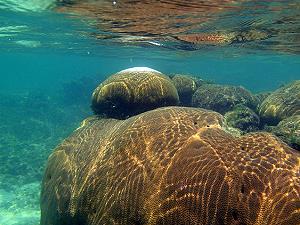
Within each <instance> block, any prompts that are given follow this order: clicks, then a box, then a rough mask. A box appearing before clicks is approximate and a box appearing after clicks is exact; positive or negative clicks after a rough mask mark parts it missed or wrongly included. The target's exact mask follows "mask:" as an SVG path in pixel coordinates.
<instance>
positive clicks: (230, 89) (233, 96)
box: [192, 84, 258, 114]
mask: <svg viewBox="0 0 300 225" xmlns="http://www.w3.org/2000/svg"><path fill="white" fill-rule="evenodd" d="M238 104H243V105H245V106H248V107H249V108H252V109H255V108H256V106H257V104H258V100H257V98H256V97H255V96H254V95H252V94H251V93H250V92H249V91H247V90H246V89H245V88H243V87H236V86H229V85H219V84H204V85H202V86H200V87H199V88H198V89H197V91H196V92H195V93H194V95H193V98H192V106H194V107H199V108H205V109H211V110H214V111H216V112H219V113H222V114H224V113H226V112H228V111H230V110H232V109H233V107H234V106H236V105H238Z"/></svg>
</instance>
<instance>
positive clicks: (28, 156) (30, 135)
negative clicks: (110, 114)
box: [0, 0, 300, 225]
mask: <svg viewBox="0 0 300 225" xmlns="http://www.w3.org/2000/svg"><path fill="white" fill-rule="evenodd" d="M0 52H1V53H0V56H1V60H0V66H1V73H2V75H1V77H0V79H1V82H0V119H1V125H0V127H1V129H0V140H1V142H0V225H13V224H14V225H16V224H18V225H22V224H23V225H37V224H39V223H40V191H41V181H42V177H43V173H44V170H45V165H46V161H47V158H48V156H49V155H50V154H51V152H52V151H53V149H54V148H55V147H56V146H57V145H58V144H59V143H61V141H62V140H63V139H65V138H66V137H68V136H69V135H70V134H71V133H72V132H73V131H74V130H75V129H76V128H77V127H78V126H79V125H80V122H81V121H82V120H83V119H85V118H86V117H88V116H90V115H93V113H94V112H93V111H92V110H91V105H92V100H91V98H92V97H91V96H92V93H93V90H94V89H95V88H96V87H97V86H98V85H99V84H100V83H101V82H103V81H104V80H105V79H107V78H108V77H109V76H111V75H112V74H115V73H117V72H119V71H121V70H124V69H127V68H131V67H149V68H152V69H155V70H157V71H160V72H161V73H163V74H165V75H166V76H168V77H170V79H173V78H174V76H175V75H184V76H188V77H193V78H197V79H198V80H201V81H203V82H205V84H206V85H221V86H212V87H216V89H209V90H213V91H212V93H214V92H218V91H220V90H221V89H222V88H220V87H223V86H228V85H229V86H235V87H243V88H245V89H246V90H247V91H249V92H250V93H251V94H252V95H253V96H255V98H256V97H257V98H260V97H261V98H264V97H262V96H267V95H269V94H270V93H274V92H275V90H278V89H279V88H282V87H287V85H289V84H291V83H292V82H295V81H296V80H300V72H299V71H300V55H299V54H300V3H299V1H295V0H294V1H293V0H287V1H281V0H277V1H253V0H230V1H229V0H225V1H221V0H208V1H200V0H190V1H187V0H181V1H180V0H175V1H169V0H159V1H156V0H144V1H133V0H112V1H108V0H66V1H64V0H29V1H21V0H0ZM222 85H223V86H222ZM209 88H211V86H209ZM284 90H285V89H284ZM293 90H294V89H293ZM295 90H296V89H295ZM297 91H298V92H296V93H293V94H294V96H299V98H300V94H299V88H298V89H297ZM279 92H280V91H279ZM283 92H284V91H283ZM199 93H200V92H199ZM201 93H202V92H201ZM205 93H207V92H205ZM199 96H200V97H199ZM199 96H198V97H199V98H201V96H203V94H201V95H199ZM179 97H180V96H179ZM210 97H211V96H210ZM195 98H196V97H195ZM211 98H212V97H211ZM216 99H219V98H218V97H216ZM285 99H288V98H285ZM183 101H184V100H182V99H181V103H180V104H181V105H184V104H183V103H182V102H183ZM295 101H297V99H296V100H295ZM295 101H294V102H292V103H291V104H294V105H296V112H297V113H295V114H294V115H293V116H298V115H299V113H300V103H299V99H298V103H297V102H296V103H295ZM195 102H196V100H195ZM283 102H285V103H286V102H288V100H286V101H284V100H283ZM191 104H192V103H188V104H187V105H191ZM195 104H196V103H195ZM197 104H198V103H197ZM297 104H298V105H297ZM200 105H201V104H200ZM200 105H198V106H199V107H201V108H202V107H203V108H205V105H204V106H203V105H201V106H200ZM287 105H288V104H287ZM184 106H185V105H184ZM238 107H239V106H238ZM297 107H298V108H297ZM250 108H251V107H250ZM209 109H213V110H215V111H218V109H217V108H209ZM238 110H241V108H238ZM251 110H252V109H251ZM253 110H254V112H255V115H256V114H257V118H258V117H260V116H261V115H260V112H259V111H255V110H257V109H253ZM239 112H241V111H239ZM247 112H248V111H247ZM220 113H221V114H223V115H225V112H224V113H223V111H222V110H220ZM243 113H244V114H242V117H243V116H245V112H244V111H243ZM235 116H236V114H234V115H233V114H228V115H227V117H226V118H228V117H230V118H235V122H236V121H237V119H236V117H235ZM255 118H256V117H255ZM295 118H296V119H297V121H296V122H295V120H292V121H287V123H285V124H284V123H281V122H282V121H283V120H284V119H287V118H284V119H283V118H280V119H278V118H276V121H275V120H274V121H272V122H273V123H272V122H270V121H269V120H267V119H266V121H265V124H263V125H257V129H256V128H255V129H254V130H251V129H252V128H251V129H250V125H249V126H248V125H247V123H246V126H248V127H243V128H240V127H239V129H244V130H243V131H242V133H243V132H244V133H247V132H250V131H257V130H263V131H268V132H271V133H273V134H274V135H277V136H278V137H279V138H282V140H283V141H285V142H286V143H287V144H289V145H290V146H291V147H292V148H296V149H297V148H298V150H299V140H300V130H299V129H300V125H299V124H300V123H299V118H298V117H295ZM260 119H261V118H260ZM239 121H240V120H239ZM234 124H236V123H234ZM291 132H292V134H293V135H294V136H291ZM299 224H300V222H299Z"/></svg>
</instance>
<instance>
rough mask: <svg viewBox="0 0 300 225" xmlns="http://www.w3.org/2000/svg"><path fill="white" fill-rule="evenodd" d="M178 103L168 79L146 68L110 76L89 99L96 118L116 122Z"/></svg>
mask: <svg viewBox="0 0 300 225" xmlns="http://www.w3.org/2000/svg"><path fill="white" fill-rule="evenodd" d="M178 103H179V97H178V93H177V90H176V88H175V86H174V85H173V83H172V81H171V80H170V78H169V77H167V76H165V75H163V74H162V73H160V72H158V71H156V70H153V69H150V68H147V67H135V68H130V69H126V70H122V71H120V72H118V73H117V74H114V75H112V76H110V77H109V78H108V79H106V80H105V81H104V82H102V83H101V84H100V85H99V86H98V87H97V88H96V89H95V91H94V93H93V97H92V109H93V111H94V112H95V113H96V114H100V115H105V116H107V117H112V118H119V119H124V118H127V117H129V116H132V115H136V114H139V113H141V112H145V111H147V110H151V109H155V108H158V107H162V106H170V105H177V104H178Z"/></svg>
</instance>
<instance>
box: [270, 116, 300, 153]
mask: <svg viewBox="0 0 300 225" xmlns="http://www.w3.org/2000/svg"><path fill="white" fill-rule="evenodd" d="M271 131H272V133H274V134H275V135H276V136H278V137H280V138H281V139H282V140H283V141H284V142H286V143H287V144H288V145H290V146H291V147H293V148H295V149H297V150H299V151H300V115H296V116H291V117H288V118H286V119H284V120H282V121H280V122H279V124H278V125H277V126H275V127H273V128H272V130H271Z"/></svg>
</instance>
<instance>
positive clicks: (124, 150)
mask: <svg viewBox="0 0 300 225" xmlns="http://www.w3.org/2000/svg"><path fill="white" fill-rule="evenodd" d="M222 121H223V118H222V116H221V115H220V114H218V113H215V112H212V111H206V110H203V109H194V108H181V107H166V108H160V109H156V110H153V111H148V112H145V113H142V114H140V115H138V116H134V117H131V118H129V119H127V120H123V121H119V120H115V119H98V118H91V119H89V120H88V121H85V122H84V124H83V125H82V127H80V128H79V129H78V130H77V131H75V132H74V134H73V135H71V137H69V138H68V139H67V140H65V141H64V142H63V143H62V144H61V145H60V146H59V147H58V148H57V149H56V150H55V151H54V153H53V154H52V155H51V156H50V158H49V161H48V165H47V169H46V172H45V175H44V179H43V184H42V194H41V209H42V217H41V224H42V225H50V224H51V225H58V224H65V225H69V224H72V225H79V224H80V225H98V224H147V225H154V224H202V225H204V224H207V225H208V224H209V225H214V224H246V225H248V224H249V225H250V224H251V225H252V224H255V225H262V224H278V225H284V224H286V225H297V224H299V221H300V198H299V195H300V159H299V153H298V152H296V151H294V150H293V149H291V148H289V147H288V146H286V145H285V144H283V143H281V142H280V141H278V139H276V138H275V137H274V136H272V135H270V134H268V133H252V134H248V135H245V136H241V137H234V136H232V135H231V134H229V133H227V132H226V131H225V130H224V128H223V125H222V123H223V122H222Z"/></svg>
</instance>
